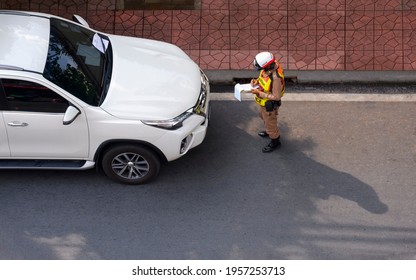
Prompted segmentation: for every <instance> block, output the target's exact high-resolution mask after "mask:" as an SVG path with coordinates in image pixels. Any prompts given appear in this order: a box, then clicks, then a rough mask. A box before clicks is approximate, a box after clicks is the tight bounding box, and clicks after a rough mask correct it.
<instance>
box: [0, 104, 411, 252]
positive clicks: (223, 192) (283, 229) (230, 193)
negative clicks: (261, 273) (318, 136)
mask: <svg viewBox="0 0 416 280" xmlns="http://www.w3.org/2000/svg"><path fill="white" fill-rule="evenodd" d="M212 110H213V112H212V113H213V114H212V119H211V125H210V129H209V131H208V134H207V138H206V140H205V141H204V143H203V144H202V145H201V146H199V147H197V148H195V149H194V150H192V151H190V153H189V154H188V155H185V157H183V158H181V159H179V160H177V161H174V162H171V163H168V164H165V165H164V166H163V169H162V172H161V173H160V176H159V178H158V179H157V180H155V181H154V182H152V183H150V184H148V185H146V186H142V187H131V186H129V187H125V186H120V185H118V184H115V183H112V182H109V181H108V180H107V179H105V178H104V177H102V176H100V175H97V174H95V173H94V172H86V173H85V172H81V173H80V172H60V171H54V172H48V171H45V173H42V174H43V175H40V176H37V175H36V174H37V173H36V172H32V171H30V172H26V173H22V172H20V171H13V172H8V173H3V174H2V185H1V188H0V191H1V193H2V195H1V199H0V205H1V206H0V209H1V211H0V213H1V214H0V218H1V219H0V227H1V228H2V229H3V230H2V233H1V235H0V240H2V250H3V251H1V252H0V258H5V259H7V258H11V259H14V258H16V259H33V258H35V259H42V258H45V259H54V258H56V259H62V258H69V259H90V258H94V259H337V258H349V257H350V256H352V257H353V258H373V259H378V258H384V257H385V255H386V254H388V253H389V251H388V250H389V249H390V247H387V248H385V249H384V248H382V249H375V247H377V246H378V244H374V243H373V242H372V241H371V240H369V239H365V238H363V239H359V242H360V243H359V244H365V245H366V246H364V248H362V247H361V246H357V248H353V249H351V248H350V244H351V243H354V242H356V241H357V236H358V235H359V234H360V233H362V232H363V231H365V230H366V229H365V228H363V227H362V226H360V225H348V227H345V228H347V229H348V233H345V234H343V235H342V236H341V237H337V236H336V235H335V234H334V235H332V233H331V234H330V235H329V236H328V235H327V236H322V237H321V236H320V234H321V233H322V232H323V231H325V229H328V230H331V231H335V229H334V228H338V227H336V226H334V223H332V222H331V221H324V222H322V221H316V220H314V219H315V216H316V215H318V214H319V209H318V207H317V203H318V202H319V201H320V200H325V199H329V198H330V197H333V196H337V197H340V198H341V199H342V200H343V201H344V200H346V201H349V202H351V203H355V204H356V205H357V206H358V207H359V209H358V210H357V209H355V208H351V205H350V204H349V207H350V208H345V211H349V210H350V209H354V211H356V212H358V213H361V214H366V215H380V214H385V213H387V211H388V207H387V205H385V204H384V203H383V202H382V201H381V200H380V198H379V197H378V195H377V193H376V192H375V190H374V188H372V187H371V186H369V185H368V184H366V183H364V182H362V181H361V180H359V179H357V178H355V177H354V176H352V175H350V174H347V173H345V172H342V171H339V170H335V169H333V168H331V167H329V166H326V165H324V164H322V163H319V162H317V161H315V160H313V159H312V158H310V157H309V156H307V154H306V153H305V152H306V151H308V150H309V151H310V150H313V149H314V148H315V146H314V145H315V144H314V141H313V139H310V138H306V139H304V140H302V141H299V140H296V139H294V138H293V139H292V138H291V136H290V134H291V131H290V128H289V126H285V125H284V123H283V124H282V125H283V126H282V130H283V134H284V135H286V138H284V139H283V147H282V149H281V150H279V151H277V152H274V153H271V154H262V153H261V148H262V146H263V145H264V144H266V142H263V141H264V140H262V139H259V138H258V137H257V136H256V132H257V129H258V128H259V127H260V126H259V125H260V123H259V121H258V118H257V114H256V112H255V111H254V110H253V109H252V107H251V105H249V104H248V103H244V102H243V103H235V102H213V107H212ZM22 174H23V175H22ZM25 177H31V178H32V179H30V180H28V179H27V178H25ZM16 181H18V186H19V187H18V189H16V188H14V187H13V185H14V184H16ZM68 182H70V186H69V185H68ZM335 207H339V208H342V207H345V205H339V206H335ZM352 207H353V206H352ZM338 210H343V209H338ZM361 210H362V212H360V211H361ZM383 230H384V231H385V230H387V228H386V229H384V228H374V229H373V230H372V231H375V232H378V231H383ZM389 230H390V229H389ZM390 231H391V232H400V233H402V232H405V233H407V232H408V231H406V229H401V228H398V229H391V230H390ZM390 231H389V232H390ZM413 233H415V231H414V230H412V231H410V233H409V234H413ZM374 234H375V235H376V236H377V238H376V240H377V241H382V242H387V243H389V244H392V245H395V244H396V242H398V240H399V238H396V237H395V236H393V237H391V238H390V239H387V238H384V237H383V236H381V237H380V236H378V235H377V233H374ZM370 239H371V238H370ZM406 240H407V241H408V242H414V241H415V240H414V238H413V239H411V238H407V239H406ZM325 242H332V243H331V245H321V243H325ZM377 243H379V242H377ZM19 244H24V247H19ZM325 244H326V243H325ZM368 246H370V247H371V249H368ZM406 253H407V252H406Z"/></svg>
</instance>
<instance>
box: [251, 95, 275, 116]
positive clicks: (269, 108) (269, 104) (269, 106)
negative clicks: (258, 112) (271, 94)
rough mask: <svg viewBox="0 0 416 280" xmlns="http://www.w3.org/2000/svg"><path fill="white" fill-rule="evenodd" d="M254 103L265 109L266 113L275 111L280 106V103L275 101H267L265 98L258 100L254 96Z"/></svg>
mask: <svg viewBox="0 0 416 280" xmlns="http://www.w3.org/2000/svg"><path fill="white" fill-rule="evenodd" d="M254 98H255V100H256V103H257V104H259V105H260V106H262V107H266V111H267V112H271V111H274V110H276V109H277V107H280V105H282V101H280V100H279V101H275V100H269V99H265V98H260V97H258V96H254Z"/></svg>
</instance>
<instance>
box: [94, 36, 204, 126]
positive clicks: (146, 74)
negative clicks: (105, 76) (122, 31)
mask: <svg viewBox="0 0 416 280" xmlns="http://www.w3.org/2000/svg"><path fill="white" fill-rule="evenodd" d="M108 36H109V38H110V41H111V44H112V50H113V70H112V77H111V83H110V87H109V90H108V93H107V96H106V98H105V100H104V102H103V104H102V105H101V108H103V109H104V110H106V111H107V112H108V113H110V114H112V115H114V116H116V117H118V118H128V119H140V120H162V119H171V118H173V117H176V116H178V115H180V114H181V113H183V112H184V111H186V110H188V109H189V108H191V107H193V106H194V105H195V103H196V101H197V98H198V96H199V92H200V88H201V76H200V75H201V74H200V70H199V67H198V65H197V64H196V63H195V62H193V61H192V60H191V59H190V58H189V56H188V55H186V53H185V52H183V51H182V50H181V49H180V48H178V47H176V46H174V45H172V44H168V43H164V42H159V41H153V40H148V39H140V38H132V37H124V36H117V35H108Z"/></svg>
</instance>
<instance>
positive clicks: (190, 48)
mask: <svg viewBox="0 0 416 280" xmlns="http://www.w3.org/2000/svg"><path fill="white" fill-rule="evenodd" d="M117 1H118V0H82V1H81V0H13V1H10V0H0V9H16V10H31V11H40V12H47V13H52V14H56V15H60V16H63V17H66V18H71V16H72V14H73V13H77V14H79V15H81V16H83V17H84V18H85V19H86V20H87V21H88V22H89V23H90V25H91V26H92V27H93V28H95V29H97V30H100V31H104V32H108V33H115V34H123V35H129V36H137V37H144V38H151V39H157V40H163V41H166V42H171V43H174V44H176V45H178V46H180V47H181V48H182V49H184V50H185V51H186V52H187V53H188V54H189V55H190V56H191V57H192V58H193V59H194V60H195V61H196V62H197V63H198V64H199V65H200V66H201V68H203V69H251V65H252V60H253V57H254V55H255V54H256V53H258V52H259V51H263V50H270V51H272V52H274V53H275V54H276V55H277V56H278V57H279V59H280V61H281V62H282V64H283V65H284V66H285V69H288V70H415V69H416V0H202V1H201V5H199V6H200V9H197V10H119V9H118V5H117Z"/></svg>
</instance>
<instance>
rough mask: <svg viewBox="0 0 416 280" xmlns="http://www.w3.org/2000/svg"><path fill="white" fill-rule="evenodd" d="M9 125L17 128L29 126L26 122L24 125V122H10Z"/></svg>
mask: <svg viewBox="0 0 416 280" xmlns="http://www.w3.org/2000/svg"><path fill="white" fill-rule="evenodd" d="M7 125H9V126H13V127H16V126H28V125H29V124H28V123H25V122H23V123H22V122H9V123H8V124H7Z"/></svg>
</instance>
